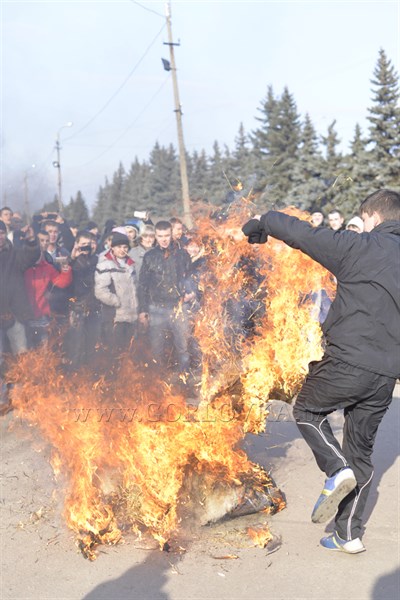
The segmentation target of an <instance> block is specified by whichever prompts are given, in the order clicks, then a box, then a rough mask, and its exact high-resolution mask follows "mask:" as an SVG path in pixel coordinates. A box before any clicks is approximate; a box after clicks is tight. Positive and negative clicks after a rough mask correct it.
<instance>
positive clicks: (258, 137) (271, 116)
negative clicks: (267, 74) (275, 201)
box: [250, 86, 279, 191]
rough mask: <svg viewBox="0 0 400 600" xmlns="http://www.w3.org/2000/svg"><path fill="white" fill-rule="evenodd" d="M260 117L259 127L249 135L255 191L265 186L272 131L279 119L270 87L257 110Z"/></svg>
mask: <svg viewBox="0 0 400 600" xmlns="http://www.w3.org/2000/svg"><path fill="white" fill-rule="evenodd" d="M257 110H258V112H259V113H261V116H259V117H256V121H259V122H260V127H259V128H258V129H256V130H254V131H252V133H251V134H250V140H251V142H252V152H251V154H252V159H253V170H254V173H255V189H256V191H262V190H264V188H265V186H266V184H267V175H266V173H267V171H268V167H269V164H272V163H273V159H272V160H271V155H272V154H271V153H272V150H271V149H272V141H271V135H272V131H273V130H275V129H276V128H277V127H278V118H279V100H278V99H276V98H275V96H274V92H273V88H272V86H268V88H267V96H266V98H265V99H264V100H262V101H261V106H259V107H258V108H257Z"/></svg>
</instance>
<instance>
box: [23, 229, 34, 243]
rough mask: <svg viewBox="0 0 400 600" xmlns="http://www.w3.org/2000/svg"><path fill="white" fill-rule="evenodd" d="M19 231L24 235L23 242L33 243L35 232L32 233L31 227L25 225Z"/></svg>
mask: <svg viewBox="0 0 400 600" xmlns="http://www.w3.org/2000/svg"><path fill="white" fill-rule="evenodd" d="M21 231H22V233H23V234H24V240H26V241H27V242H33V240H34V239H35V232H34V231H33V227H31V225H25V227H22V228H21Z"/></svg>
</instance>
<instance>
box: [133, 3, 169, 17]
mask: <svg viewBox="0 0 400 600" xmlns="http://www.w3.org/2000/svg"><path fill="white" fill-rule="evenodd" d="M131 2H132V3H133V4H137V5H138V6H140V7H141V8H144V9H145V10H148V11H149V12H152V13H154V14H155V15H158V16H159V17H161V18H162V19H165V17H164V15H162V14H161V13H159V12H157V11H156V10H153V9H152V8H149V7H148V6H144V5H143V4H140V2H136V0H131Z"/></svg>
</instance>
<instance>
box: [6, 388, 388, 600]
mask: <svg viewBox="0 0 400 600" xmlns="http://www.w3.org/2000/svg"><path fill="white" fill-rule="evenodd" d="M399 400H400V386H399V385H397V386H396V391H395V398H394V400H393V402H392V405H391V407H390V409H389V411H388V413H387V414H386V416H385V418H384V420H383V422H382V424H381V427H380V430H379V432H378V436H377V441H376V445H375V451H374V457H373V459H374V465H375V479H374V481H373V484H372V489H371V492H370V496H369V499H368V505H367V509H366V531H365V535H364V537H363V542H364V544H365V546H366V548H367V551H366V552H364V553H362V554H358V555H353V556H351V555H347V554H344V553H342V552H331V551H328V550H326V549H324V548H322V547H321V546H320V545H319V540H320V538H321V537H322V536H323V535H324V534H325V532H326V531H331V529H332V524H327V525H326V526H325V525H315V524H312V523H311V520H310V514H311V510H312V507H313V505H314V503H315V501H316V499H317V497H318V495H319V493H320V491H321V488H322V485H323V481H324V476H323V474H322V473H321V472H320V471H319V470H318V468H317V466H316V464H315V462H314V459H313V456H312V454H311V451H310V450H309V449H308V447H307V446H306V444H305V442H304V441H303V440H302V438H301V437H300V435H299V433H298V431H297V428H296V426H295V424H294V422H293V419H292V416H291V408H290V407H289V406H288V405H283V404H282V403H280V402H275V403H274V404H273V407H272V408H273V410H272V411H271V416H270V419H269V421H268V423H267V430H266V432H265V433H264V434H262V435H259V436H254V435H248V436H247V437H246V439H245V441H244V447H245V449H246V451H247V453H248V455H249V456H250V458H251V459H252V460H253V461H256V462H258V463H259V464H261V465H263V466H265V467H267V468H268V469H269V470H270V472H271V474H272V476H273V478H274V479H275V481H276V483H277V484H278V485H279V487H280V488H281V489H282V491H283V492H284V493H285V495H286V499H287V507H286V508H285V509H284V510H283V511H282V512H280V513H278V514H276V515H274V516H265V515H264V514H262V513H259V514H257V515H252V516H247V517H241V518H239V519H234V520H231V521H226V522H224V523H217V524H214V525H212V526H206V527H201V528H194V529H193V530H190V531H185V532H182V536H181V539H180V540H179V544H180V545H181V546H182V547H184V548H185V552H181V553H180V552H175V551H174V552H161V551H160V550H159V549H158V547H157V545H156V543H155V542H154V541H152V540H145V539H143V540H142V541H141V542H138V541H136V540H134V539H133V536H132V539H130V537H129V536H127V537H126V539H125V543H124V544H122V545H117V546H102V547H100V548H99V556H98V558H97V560H96V561H95V562H90V561H88V560H85V559H84V558H83V556H82V554H81V552H80V551H79V550H78V549H77V547H76V544H75V536H74V534H73V533H72V532H71V531H70V530H68V529H67V527H66V526H65V524H64V522H63V519H62V515H61V510H62V509H61V499H60V497H59V495H58V494H57V493H56V486H55V483H54V478H53V474H52V470H51V468H50V466H49V462H48V458H49V449H47V448H41V447H40V446H38V445H37V444H32V442H30V441H28V440H26V439H24V438H21V437H20V436H19V435H18V434H17V433H16V432H15V431H9V425H10V423H11V422H12V420H13V413H12V412H11V413H9V414H7V415H6V416H4V417H2V418H1V420H0V435H1V489H0V493H1V497H0V508H1V523H0V527H1V529H0V531H1V580H0V598H1V600H11V599H13V600H15V599H24V600H49V599H63V600H161V599H162V600H191V599H193V600H194V599H196V600H200V599H201V600H211V599H219V600H225V599H226V600H228V599H229V600H242V599H246V600H252V599H259V598H260V599H261V598H263V599H264V598H265V599H271V600H275V599H276V600H278V599H279V600H281V599H282V600H294V599H296V600H300V599H319V600H322V599H324V600H326V599H332V600H336V599H346V600H347V599H350V598H351V599H352V600H367V599H371V600H398V599H399V598H400V578H399V573H400V570H399V565H400V560H399V558H400V552H399V524H400V519H399V517H400V501H399V500H400V498H399V480H400V471H399V465H400V461H399V458H398V457H399V450H400V438H399V431H400V402H399ZM342 421H343V417H342V415H341V414H340V413H337V414H336V416H335V417H334V419H333V420H332V424H333V427H334V430H335V431H336V432H337V435H338V437H339V438H340V429H341V424H342ZM35 448H36V449H35ZM37 450H40V451H39V452H38V451H37ZM265 523H268V525H269V527H270V529H271V532H272V533H273V535H274V540H273V541H272V542H271V543H270V544H269V545H267V547H266V548H259V547H255V546H254V545H253V542H252V541H251V539H250V538H249V537H248V535H247V533H246V531H247V527H248V526H250V525H252V526H260V525H262V524H265Z"/></svg>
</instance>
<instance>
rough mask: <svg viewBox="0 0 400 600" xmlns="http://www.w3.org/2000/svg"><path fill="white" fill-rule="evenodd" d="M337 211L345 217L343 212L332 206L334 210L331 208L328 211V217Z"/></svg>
mask: <svg viewBox="0 0 400 600" xmlns="http://www.w3.org/2000/svg"><path fill="white" fill-rule="evenodd" d="M318 212H320V211H318ZM335 213H337V214H338V215H340V216H341V217H343V213H342V212H341V211H340V210H339V209H338V208H332V210H330V211H329V213H328V217H329V215H333V214H335Z"/></svg>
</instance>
